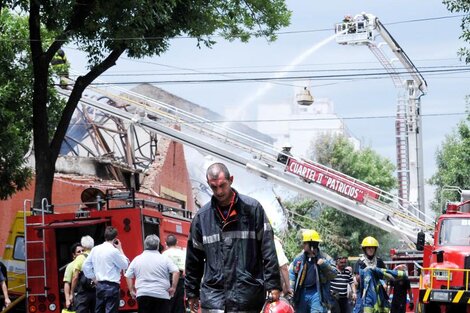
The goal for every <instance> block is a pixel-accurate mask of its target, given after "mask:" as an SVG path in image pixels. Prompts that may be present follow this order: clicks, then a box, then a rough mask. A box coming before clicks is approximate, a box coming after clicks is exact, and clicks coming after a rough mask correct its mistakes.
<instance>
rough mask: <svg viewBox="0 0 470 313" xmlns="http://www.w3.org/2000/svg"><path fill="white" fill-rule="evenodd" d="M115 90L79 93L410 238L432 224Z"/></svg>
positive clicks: (272, 151) (391, 202)
mask: <svg viewBox="0 0 470 313" xmlns="http://www.w3.org/2000/svg"><path fill="white" fill-rule="evenodd" d="M113 88H114V87H113ZM116 89H118V88H116ZM118 90H119V92H121V95H119V96H118V95H116V94H113V95H111V94H106V92H105V91H104V90H102V89H100V90H94V91H95V92H96V93H100V94H102V95H103V94H104V95H107V96H109V97H110V98H114V99H120V100H121V101H125V103H126V104H127V105H126V106H125V107H119V108H118V107H115V106H113V105H110V104H107V103H103V102H99V101H96V100H93V99H90V98H82V99H81V103H82V104H84V105H86V106H89V107H93V108H95V109H98V110H100V111H102V112H104V113H106V114H110V115H112V116H115V117H118V118H121V119H123V120H126V121H129V122H131V123H133V124H134V126H140V127H142V128H144V129H146V130H148V131H150V132H156V133H158V134H161V135H163V136H166V137H168V138H171V139H173V140H175V141H178V142H180V143H182V144H184V145H188V146H191V147H194V148H196V149H198V150H200V151H203V152H206V153H209V154H211V155H214V156H216V157H218V158H221V159H223V160H226V161H229V162H231V163H233V164H236V165H239V166H242V167H245V168H246V169H247V170H249V171H251V172H254V173H256V174H258V175H260V176H261V177H263V178H265V179H267V180H270V181H272V182H274V183H276V184H279V185H282V186H285V187H287V188H289V189H291V190H294V191H298V192H301V193H303V194H305V195H307V196H310V197H312V198H314V199H316V200H318V201H320V202H323V203H325V204H327V205H329V206H332V207H334V208H336V209H338V210H340V211H342V212H344V213H346V214H349V215H351V216H354V217H356V218H359V219H361V220H363V221H365V222H367V223H370V224H372V225H375V226H377V227H379V228H381V229H384V230H386V231H389V232H393V233H396V234H398V235H401V236H402V237H404V238H407V239H408V240H410V241H411V242H414V241H415V240H416V235H417V233H418V232H419V231H420V230H423V231H425V232H426V233H430V230H432V229H433V225H431V224H428V223H426V222H425V221H422V220H421V219H419V218H418V217H417V216H415V215H414V214H413V213H411V212H410V211H408V210H407V209H406V208H407V207H409V206H410V205H411V204H409V203H404V202H406V201H405V200H403V199H399V198H398V197H396V196H394V195H392V194H390V193H387V192H385V191H382V190H380V189H378V188H376V187H373V186H371V185H368V184H366V183H363V182H361V181H358V180H356V179H354V178H352V177H349V176H347V175H344V174H342V173H340V172H338V171H335V170H332V169H330V168H327V167H325V166H322V165H320V164H318V163H315V162H313V161H310V160H306V159H302V158H297V157H294V156H291V155H287V154H283V153H282V152H280V151H279V150H278V149H276V148H275V147H273V146H272V145H270V144H266V143H265V142H263V141H260V140H258V139H255V138H252V137H250V136H247V135H245V134H242V133H240V132H238V131H236V130H233V129H230V128H227V127H223V126H221V125H218V124H215V123H212V122H211V121H210V120H207V119H204V118H201V117H199V116H196V115H194V114H191V113H189V112H186V111H183V110H181V109H178V108H176V107H174V106H171V105H169V104H166V103H163V102H160V101H156V100H153V99H150V98H148V97H145V96H143V95H140V94H137V93H134V92H131V91H128V90H125V89H122V88H119V89H118ZM58 92H59V94H61V95H63V96H64V97H68V96H69V95H70V91H69V90H63V89H58ZM123 94H125V95H123ZM136 99H137V100H136ZM175 125H177V127H176V128H175ZM280 155H281V156H283V157H284V158H285V159H286V160H285V161H284V162H285V163H281V162H279V161H278V157H279V156H280ZM428 239H429V240H430V237H428Z"/></svg>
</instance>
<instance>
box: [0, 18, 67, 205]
mask: <svg viewBox="0 0 470 313" xmlns="http://www.w3.org/2000/svg"><path fill="white" fill-rule="evenodd" d="M44 35H45V36H48V35H47V34H44ZM27 37H28V20H27V19H26V18H25V17H22V16H18V15H16V14H12V13H11V12H10V11H8V10H2V11H0V55H1V56H2V57H1V58H0V68H1V69H2V70H1V71H0V199H6V198H8V197H9V196H11V195H12V194H13V193H15V192H16V191H18V190H22V189H24V188H25V187H27V186H28V184H29V181H30V179H31V169H30V168H29V167H28V166H26V164H25V161H26V159H25V155H26V153H27V152H28V150H29V149H30V143H31V134H32V132H31V129H32V119H31V116H32V107H31V101H32V89H31V86H32V83H33V77H32V67H31V62H30V57H31V53H30V50H29V44H28V41H27V40H24V38H27ZM51 79H52V77H51ZM51 82H52V81H51ZM49 93H50V95H51V96H52V99H51V100H50V101H49V102H50V103H51V104H52V106H53V107H54V108H55V109H53V108H51V109H50V111H51V119H52V120H57V118H58V111H59V110H60V108H61V105H60V101H59V100H57V98H56V97H55V98H54V95H55V90H54V88H53V87H52V86H51V87H50V88H49ZM51 131H52V128H49V132H51Z"/></svg>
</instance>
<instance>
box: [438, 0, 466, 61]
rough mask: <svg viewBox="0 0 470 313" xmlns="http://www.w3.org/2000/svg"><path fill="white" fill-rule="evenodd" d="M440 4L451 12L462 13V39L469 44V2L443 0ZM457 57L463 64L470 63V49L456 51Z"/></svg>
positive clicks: (464, 0) (464, 48) (463, 0)
mask: <svg viewBox="0 0 470 313" xmlns="http://www.w3.org/2000/svg"><path fill="white" fill-rule="evenodd" d="M442 3H444V5H446V6H447V9H448V10H449V11H451V12H454V13H457V12H462V13H463V14H464V15H465V16H464V17H463V18H462V23H461V24H460V27H461V28H462V35H461V36H460V38H462V39H463V40H464V41H466V42H470V13H469V12H470V1H468V0H443V1H442ZM458 53H459V55H460V56H461V57H462V58H463V59H464V60H465V63H470V49H468V48H466V47H463V48H460V49H459V51H458Z"/></svg>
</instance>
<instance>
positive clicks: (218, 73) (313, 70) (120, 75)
mask: <svg viewBox="0 0 470 313" xmlns="http://www.w3.org/2000/svg"><path fill="white" fill-rule="evenodd" d="M468 68H469V67H466V66H462V65H439V66H422V67H419V68H418V69H419V71H420V72H423V71H425V70H427V69H429V70H431V69H448V70H451V69H455V70H462V69H463V70H465V69H468ZM383 70H384V69H383V67H380V68H379V67H377V68H341V69H301V70H287V71H281V70H272V71H233V72H183V73H155V72H152V73H141V72H135V73H133V72H129V73H109V74H102V75H101V76H108V77H135V76H193V75H194V76H199V75H247V74H250V75H252V74H279V73H312V72H352V71H359V72H372V71H381V73H383ZM401 70H402V71H403V70H404V68H402V69H401Z"/></svg>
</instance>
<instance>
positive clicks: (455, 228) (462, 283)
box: [417, 189, 470, 313]
mask: <svg viewBox="0 0 470 313" xmlns="http://www.w3.org/2000/svg"><path fill="white" fill-rule="evenodd" d="M457 191H459V192H460V194H461V201H460V202H458V203H456V202H448V203H447V204H446V206H445V211H444V213H443V214H442V215H441V216H440V217H439V219H438V221H437V225H436V228H435V231H434V243H433V244H426V245H425V244H423V241H424V240H420V238H419V237H420V236H418V248H423V249H424V251H423V252H424V257H423V268H422V269H421V275H420V280H419V303H418V306H417V310H418V311H417V312H425V313H442V312H452V313H454V312H455V313H457V312H459V313H470V290H469V289H470V190H460V189H457ZM420 241H421V243H420Z"/></svg>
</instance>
